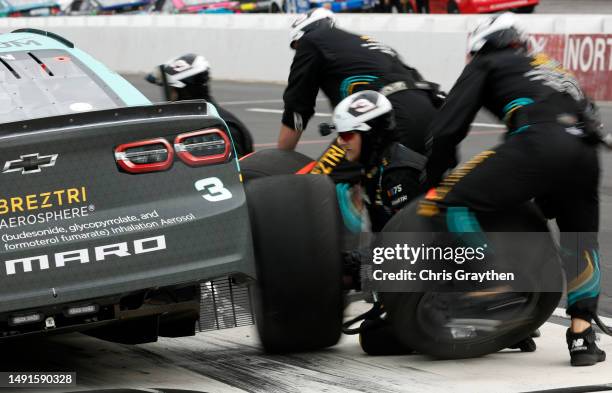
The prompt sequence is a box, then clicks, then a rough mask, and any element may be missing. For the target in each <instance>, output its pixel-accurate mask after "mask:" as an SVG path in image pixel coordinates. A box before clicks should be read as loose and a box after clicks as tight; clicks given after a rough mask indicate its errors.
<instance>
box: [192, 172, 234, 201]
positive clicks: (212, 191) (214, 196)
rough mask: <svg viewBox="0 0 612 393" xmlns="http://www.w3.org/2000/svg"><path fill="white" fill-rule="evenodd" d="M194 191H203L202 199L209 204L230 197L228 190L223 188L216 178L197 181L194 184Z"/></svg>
mask: <svg viewBox="0 0 612 393" xmlns="http://www.w3.org/2000/svg"><path fill="white" fill-rule="evenodd" d="M194 186H195V188H196V190H198V191H203V194H202V198H204V199H206V200H207V201H209V202H219V201H224V200H226V199H230V198H231V197H232V193H231V192H230V190H228V189H227V188H225V187H224V186H223V183H222V182H221V180H219V178H217V177H208V178H206V179H202V180H198V181H197V182H195V184H194Z"/></svg>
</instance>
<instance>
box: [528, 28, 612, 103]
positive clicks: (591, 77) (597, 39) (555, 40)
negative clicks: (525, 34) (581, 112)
mask: <svg viewBox="0 0 612 393" xmlns="http://www.w3.org/2000/svg"><path fill="white" fill-rule="evenodd" d="M531 46H532V48H534V49H536V50H541V51H543V52H544V53H546V54H548V55H549V56H550V57H552V58H554V59H555V60H557V61H559V62H560V63H562V64H563V67H564V68H566V69H567V70H568V71H570V72H572V73H573V74H574V75H575V76H576V79H578V81H579V82H580V84H581V86H582V88H583V89H584V91H585V92H586V93H587V94H588V95H589V97H591V98H593V99H595V100H598V101H612V34H534V35H532V36H531Z"/></svg>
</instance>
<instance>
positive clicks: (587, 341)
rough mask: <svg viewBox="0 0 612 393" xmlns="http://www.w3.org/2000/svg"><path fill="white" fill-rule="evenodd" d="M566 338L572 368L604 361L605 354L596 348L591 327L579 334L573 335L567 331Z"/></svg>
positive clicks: (595, 338) (595, 339)
mask: <svg viewBox="0 0 612 393" xmlns="http://www.w3.org/2000/svg"><path fill="white" fill-rule="evenodd" d="M566 338H567V348H568V349H569V352H570V357H571V364H572V366H592V365H594V364H596V363H598V362H603V361H604V360H606V353H605V352H604V351H602V350H601V349H599V347H597V344H596V341H597V337H596V336H595V331H594V330H593V327H589V328H588V329H586V330H585V331H583V332H581V333H573V332H571V331H570V329H567V333H566Z"/></svg>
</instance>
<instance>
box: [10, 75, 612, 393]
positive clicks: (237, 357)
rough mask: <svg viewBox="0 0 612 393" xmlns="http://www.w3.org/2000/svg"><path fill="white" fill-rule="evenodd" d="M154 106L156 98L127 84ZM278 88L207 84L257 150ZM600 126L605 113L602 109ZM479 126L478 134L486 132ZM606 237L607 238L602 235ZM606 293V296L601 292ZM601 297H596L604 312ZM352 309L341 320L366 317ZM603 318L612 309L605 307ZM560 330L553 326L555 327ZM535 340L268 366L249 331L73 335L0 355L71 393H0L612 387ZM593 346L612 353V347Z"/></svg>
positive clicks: (307, 140) (313, 143)
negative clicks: (59, 381) (519, 345)
mask: <svg viewBox="0 0 612 393" xmlns="http://www.w3.org/2000/svg"><path fill="white" fill-rule="evenodd" d="M128 79H130V81H131V82H133V83H134V84H135V85H136V86H137V87H138V88H139V89H141V90H142V91H143V92H144V93H145V94H146V95H147V96H149V97H150V98H151V99H153V100H154V101H158V100H159V99H160V92H159V91H158V89H157V88H156V87H154V86H151V85H148V84H146V83H145V82H142V76H140V75H139V76H130V77H129V78H128ZM282 90H283V87H282V86H280V85H274V84H262V83H258V84H248V83H236V82H214V83H213V93H214V96H215V98H216V99H217V100H218V101H219V102H220V103H221V104H222V105H223V106H224V107H225V108H226V109H228V110H230V111H232V112H234V114H236V115H237V116H238V117H239V118H240V119H241V120H242V121H243V122H245V123H246V124H247V126H248V127H250V129H251V131H252V132H253V134H254V137H255V141H256V143H257V146H258V148H259V149H261V148H267V147H272V146H274V145H275V141H276V137H277V133H278V127H279V119H280V114H279V113H278V112H279V111H280V110H281V109H282V102H281V101H280V97H281V95H282ZM317 112H318V113H321V114H323V115H322V116H319V117H315V118H314V119H313V121H312V122H311V125H309V127H308V130H307V131H306V132H305V134H304V135H303V138H302V143H301V144H300V147H299V149H298V150H299V151H301V152H303V153H305V154H308V155H310V156H312V157H314V156H317V155H318V154H319V153H320V152H321V151H322V150H323V148H324V147H325V145H326V144H327V143H328V141H329V138H321V137H320V136H318V134H317V133H316V124H317V123H318V122H320V121H326V120H328V117H327V116H325V115H324V114H325V113H329V112H330V109H329V107H328V105H327V102H326V101H325V100H320V101H319V102H318V107H317ZM603 113H604V116H605V118H606V121H607V123H610V122H611V121H612V108H608V107H604V109H603ZM476 123H478V124H477V125H476V126H474V129H473V132H472V133H471V134H470V135H469V136H468V137H467V139H466V140H465V141H464V143H463V146H462V153H463V154H462V155H463V158H464V159H465V158H468V157H470V156H471V155H473V154H476V153H478V152H480V151H481V150H483V149H485V148H488V147H491V146H493V145H495V144H496V142H497V141H498V140H499V138H500V135H501V132H502V131H503V129H502V128H499V126H497V125H496V124H494V122H493V121H491V119H490V117H488V116H486V115H484V114H481V115H479V117H478V119H477V122H476ZM485 124H487V125H485ZM611 159H612V156H606V155H604V156H603V166H604V168H608V169H609V170H608V171H605V170H604V176H603V179H602V180H603V189H602V219H603V228H605V229H607V230H611V229H612V207H611V206H610V203H611V202H612V179H611V178H610V173H609V172H610V170H612V161H611ZM610 233H612V231H611V232H610ZM601 241H602V246H603V247H602V249H603V252H602V254H603V258H602V259H603V261H604V264H605V266H604V267H603V268H604V269H603V270H604V274H603V275H604V277H603V281H604V283H606V282H607V281H612V273H611V272H610V269H609V266H610V263H609V261H610V258H612V253H611V252H610V251H608V250H609V249H612V247H611V245H612V244H611V243H612V242H611V241H610V239H609V238H608V239H601ZM610 287H612V285H607V286H606V287H605V288H610ZM608 293H609V291H607V290H604V297H605V299H606V302H605V303H606V305H607V304H608V303H609V302H608V301H607V300H609V297H608V295H607V294H608ZM367 308H368V305H367V304H364V303H354V304H352V305H351V307H350V308H349V310H347V312H346V315H347V316H351V315H356V314H357V313H360V312H363V311H365V310H367ZM604 308H605V309H606V311H607V313H608V315H612V307H607V306H606V307H604ZM554 321H555V322H559V319H558V318H556V319H554ZM541 330H542V337H540V338H538V339H536V342H537V343H538V350H537V351H536V352H535V353H520V352H516V351H508V350H506V351H502V352H499V353H496V354H492V355H489V356H486V357H483V358H479V359H468V360H462V361H434V360H432V359H430V358H428V357H426V356H421V355H409V356H390V357H370V356H367V355H365V354H364V353H363V352H362V351H361V349H360V347H359V344H358V342H357V339H356V337H355V336H345V337H344V338H343V339H342V341H341V342H340V343H339V344H338V345H337V346H335V347H333V348H330V349H328V350H324V351H318V352H314V353H305V354H294V355H283V356H278V355H277V356H272V355H265V354H263V353H262V351H261V349H260V347H259V343H258V340H257V334H256V331H255V329H254V328H253V327H244V328H237V329H229V330H223V331H217V332H207V333H200V334H198V335H197V336H195V337H186V338H180V339H165V338H161V339H160V340H159V342H157V343H152V344H146V345H138V346H127V345H119V344H113V343H107V342H104V341H100V340H96V339H93V338H90V337H87V336H84V335H80V334H70V335H65V336H57V337H48V338H44V339H35V340H24V341H23V342H12V343H7V344H2V345H0V351H1V352H0V353H1V354H2V356H0V371H66V372H68V371H71V372H76V373H77V383H78V386H77V387H76V388H72V389H63V390H58V389H38V390H29V389H19V390H16V389H0V392H2V393H4V392H22V393H26V392H36V393H39V392H40V393H43V392H45V393H50V392H59V391H66V390H85V389H93V388H98V389H100V388H155V387H158V388H159V387H166V388H182V389H193V390H198V391H202V392H213V393H229V392H232V393H233V392H262V393H263V392H265V393H275V392H279V393H281V392H282V393H285V392H292V393H293V392H296V393H297V392H299V393H302V392H376V393H400V392H431V393H437V392H449V391H453V392H454V393H462V392H466V393H468V392H469V393H479V392H483V393H484V392H487V393H489V392H496V393H503V392H527V391H534V390H541V389H546V388H558V387H567V386H579V385H593V384H603V383H609V382H611V381H612V377H610V375H612V361H608V362H604V363H600V364H599V365H597V366H594V367H588V368H580V369H577V368H570V367H569V358H568V354H567V349H566V346H565V327H564V326H561V325H560V324H557V323H547V324H545V326H544V327H543V328H542V329H541ZM600 345H601V346H602V347H603V349H604V350H607V351H608V353H612V338H609V337H603V338H602V341H601V343H600Z"/></svg>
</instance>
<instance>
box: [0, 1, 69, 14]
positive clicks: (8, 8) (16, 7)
mask: <svg viewBox="0 0 612 393" xmlns="http://www.w3.org/2000/svg"><path fill="white" fill-rule="evenodd" d="M59 12H60V5H59V3H58V2H57V1H55V0H0V17H3V16H11V17H16V16H50V15H57V14H58V13H59Z"/></svg>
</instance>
